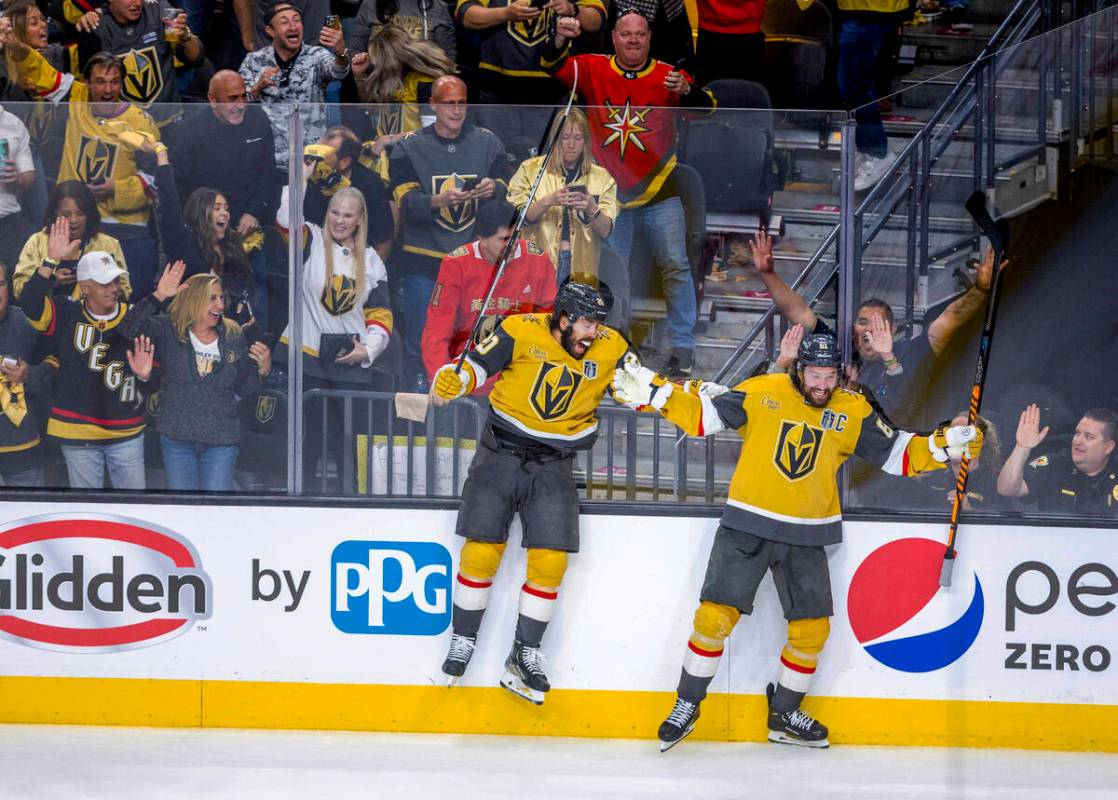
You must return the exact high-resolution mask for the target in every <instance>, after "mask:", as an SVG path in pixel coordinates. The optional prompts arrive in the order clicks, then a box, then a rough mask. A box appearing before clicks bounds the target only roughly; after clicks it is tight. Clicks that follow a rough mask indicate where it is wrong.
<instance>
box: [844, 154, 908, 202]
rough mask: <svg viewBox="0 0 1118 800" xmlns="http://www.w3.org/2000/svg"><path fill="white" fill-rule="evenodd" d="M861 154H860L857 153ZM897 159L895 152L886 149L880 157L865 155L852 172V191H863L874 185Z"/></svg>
mask: <svg viewBox="0 0 1118 800" xmlns="http://www.w3.org/2000/svg"><path fill="white" fill-rule="evenodd" d="M859 155H861V154H859ZM896 161H897V154H896V153H894V152H893V151H892V150H890V151H888V152H887V153H886V154H885V155H883V156H882V157H881V158H874V157H873V156H870V155H867V156H865V158H864V160H863V161H862V163H861V164H860V165H858V167H857V169H856V170H855V172H854V191H856V192H864V191H866V190H867V189H869V188H871V187H873V186H876V185H877V182H878V181H879V180H881V179H882V178H884V177H885V176H886V175H888V174H889V170H890V169H892V167H893V164H895V163H896Z"/></svg>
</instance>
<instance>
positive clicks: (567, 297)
mask: <svg viewBox="0 0 1118 800" xmlns="http://www.w3.org/2000/svg"><path fill="white" fill-rule="evenodd" d="M612 299H613V298H612V297H611V296H610V295H608V294H607V293H606V292H603V291H600V290H598V289H595V288H594V287H593V286H590V285H588V284H585V283H574V282H573V281H568V282H567V283H564V284H563V285H562V286H560V287H559V292H558V293H557V294H556V295H555V315H556V317H558V315H559V314H566V315H567V316H568V317H569V318H570V320H571V321H572V322H574V321H575V320H577V319H578V318H579V317H586V318H587V319H592V320H594V321H595V322H605V321H606V315H607V314H609V310H610V306H612V305H613V303H612V302H611V301H612Z"/></svg>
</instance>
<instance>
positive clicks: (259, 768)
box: [0, 725, 1118, 800]
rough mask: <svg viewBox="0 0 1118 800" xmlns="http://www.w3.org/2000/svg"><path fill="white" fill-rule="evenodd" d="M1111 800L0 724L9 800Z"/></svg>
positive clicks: (295, 739) (1081, 761)
mask: <svg viewBox="0 0 1118 800" xmlns="http://www.w3.org/2000/svg"><path fill="white" fill-rule="evenodd" d="M525 797H529V798H531V799H532V800H549V799H550V798H556V799H557V800H558V799H559V798H562V800H570V798H603V799H605V798H609V800H617V799H618V798H640V799H641V800H654V799H655V798H664V799H665V800H682V799H683V798H702V799H703V800H715V798H776V799H777V800H780V799H782V798H787V799H788V800H792V799H793V798H797V797H811V798H827V800H830V799H831V798H834V799H836V800H841V799H842V798H852V799H856V800H873V799H874V798H888V800H900V799H904V800H907V799H908V798H921V799H922V798H951V800H956V799H957V798H1006V800H1009V799H1010V798H1012V800H1031V799H1033V798H1035V799H1037V800H1039V799H1040V798H1044V800H1050V799H1051V798H1060V800H1066V799H1070V798H1080V797H1082V798H1088V797H1089V798H1091V799H1092V800H1099V799H1100V798H1118V755H1109V754H1103V753H1044V752H1036V751H1022V750H951V749H938V748H915V747H907V748H902V747H849V746H848V747H838V746H836V747H832V748H831V749H830V750H806V749H802V748H797V747H788V746H781V745H766V744H725V743H712V742H697V741H684V742H682V743H680V744H679V745H677V746H676V748H675V749H673V750H671V751H669V752H668V753H664V754H661V753H660V752H659V751H658V748H657V746H656V744H655V743H654V742H653V741H651V740H650V741H620V740H601V739H557V738H547V737H510V736H458V735H414V734H385V733H339V732H329V733H319V732H289V731H245V730H212V729H206V730H203V729H157V728H96V727H61V726H57V727H56V726H32V725H7V726H0V798H3V800H40V798H49V800H100V799H101V798H106V799H109V798H111V800H130V799H131V798H155V799H156V800H179V798H183V799H184V800H186V799H187V798H189V800H225V799H226V798H229V799H230V800H234V799H235V800H255V798H261V799H263V798H267V799H268V800H288V799H289V798H290V800H332V799H333V798H340V799H341V800H365V798H368V800H386V799H387V798H408V799H409V800H415V799H416V798H422V799H425V798H487V800H488V799H493V800H500V799H501V798H509V799H510V800H511V799H512V798H515V799H516V800H523V798H525Z"/></svg>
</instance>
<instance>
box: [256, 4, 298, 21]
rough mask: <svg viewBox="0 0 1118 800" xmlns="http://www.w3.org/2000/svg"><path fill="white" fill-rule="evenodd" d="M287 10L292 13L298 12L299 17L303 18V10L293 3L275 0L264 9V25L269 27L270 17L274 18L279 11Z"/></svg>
mask: <svg viewBox="0 0 1118 800" xmlns="http://www.w3.org/2000/svg"><path fill="white" fill-rule="evenodd" d="M289 8H290V9H291V10H293V11H297V12H299V16H300V17H301V16H303V9H301V8H300V7H299V6H297V5H296V4H295V3H292V2H290V0H276V2H274V3H269V4H268V7H267V8H265V9H264V24H265V25H271V24H272V17H274V16H275V15H276V14H278V13H279V12H281V11H286V10H287V9H289Z"/></svg>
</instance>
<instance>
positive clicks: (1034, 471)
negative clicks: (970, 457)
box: [998, 404, 1118, 517]
mask: <svg viewBox="0 0 1118 800" xmlns="http://www.w3.org/2000/svg"><path fill="white" fill-rule="evenodd" d="M1116 431H1118V414H1115V413H1114V412H1113V411H1111V410H1110V409H1107V408H1093V409H1091V410H1090V411H1088V412H1087V413H1086V414H1084V415H1083V418H1082V419H1081V420H1079V424H1077V425H1076V426H1075V435H1074V436H1073V437H1072V440H1071V453H1070V455H1064V454H1059V455H1055V454H1054V455H1043V456H1041V457H1040V458H1035V459H1033V460H1032V461H1030V460H1029V455H1030V454H1031V453H1032V451H1033V448H1035V447H1037V446H1038V445H1039V444H1040V443H1041V442H1043V441H1044V438H1045V437H1046V436H1047V435H1048V427H1047V426H1045V427H1044V428H1041V427H1040V409H1039V408H1038V407H1037V406H1036V405H1035V404H1034V405H1030V406H1029V407H1028V408H1026V409H1025V410H1024V411H1022V412H1021V419H1020V421H1019V423H1018V425H1017V444H1016V446H1015V447H1014V448H1013V452H1012V453H1010V455H1009V458H1007V459H1006V461H1005V466H1003V467H1002V471H1001V473H1000V474H999V475H998V493H999V494H1001V495H1003V496H1005V497H1028V498H1030V499H1032V500H1035V502H1036V505H1037V508H1038V509H1039V510H1040V511H1057V512H1062V513H1065V514H1076V515H1083V516H1105V517H1115V516H1118V458H1115V456H1114V445H1115V438H1114V437H1115V433H1116Z"/></svg>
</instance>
